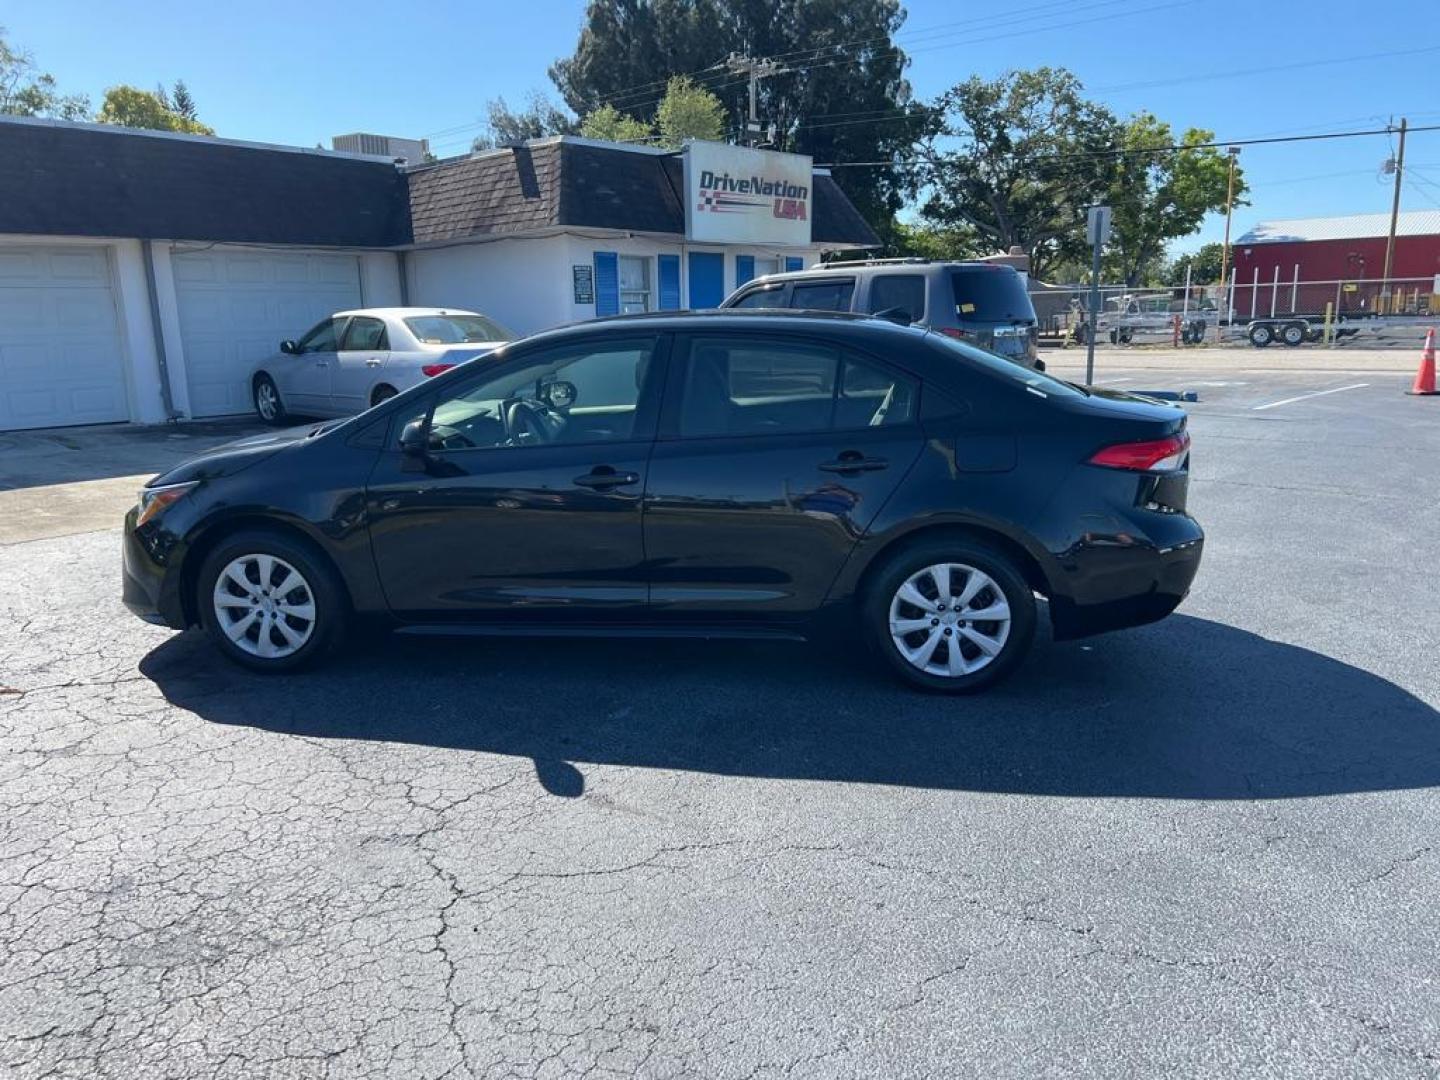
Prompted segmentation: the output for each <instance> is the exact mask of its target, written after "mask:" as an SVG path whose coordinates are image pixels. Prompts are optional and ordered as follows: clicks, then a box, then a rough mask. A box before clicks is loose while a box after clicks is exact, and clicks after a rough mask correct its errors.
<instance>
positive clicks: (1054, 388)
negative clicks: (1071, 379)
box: [925, 333, 1090, 397]
mask: <svg viewBox="0 0 1440 1080" xmlns="http://www.w3.org/2000/svg"><path fill="white" fill-rule="evenodd" d="M925 338H926V340H927V341H932V342H934V343H935V345H936V347H937V348H941V349H946V350H949V351H950V352H952V353H959V354H960V355H959V357H957V359H963V360H964V361H966V362H968V363H969V364H970V366H971V367H977V368H981V369H983V370H985V371H988V372H990V373H991V374H992V375H1000V376H1003V377H1004V378H1005V379H1007V380H1009V381H1010V382H1012V383H1017V384H1018V385H1020V386H1022V387H1024V388H1025V389H1026V390H1029V391H1030V392H1031V393H1032V394H1040V395H1041V396H1042V397H1089V396H1090V395H1089V394H1087V393H1085V391H1084V390H1081V389H1080V388H1079V387H1078V386H1075V385H1073V384H1071V383H1068V382H1065V381H1064V380H1063V379H1057V378H1055V376H1054V375H1046V374H1045V373H1044V372H1043V371H1036V370H1035V369H1034V368H1031V367H1023V366H1021V365H1020V364H1017V363H1015V361H1013V360H1006V359H1005V358H1004V357H1003V356H996V355H995V354H994V353H992V352H987V351H986V350H985V349H977V348H976V347H975V346H974V345H967V344H965V343H964V342H963V341H956V340H955V339H954V338H950V337H946V336H945V335H944V334H935V333H930V334H926V335H925Z"/></svg>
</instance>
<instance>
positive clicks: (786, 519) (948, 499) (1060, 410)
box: [124, 311, 1202, 691]
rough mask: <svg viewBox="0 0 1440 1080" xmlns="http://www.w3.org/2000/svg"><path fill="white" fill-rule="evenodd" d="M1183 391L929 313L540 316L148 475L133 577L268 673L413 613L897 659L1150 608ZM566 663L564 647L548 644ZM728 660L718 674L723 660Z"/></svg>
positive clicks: (1190, 573) (1189, 557)
mask: <svg viewBox="0 0 1440 1080" xmlns="http://www.w3.org/2000/svg"><path fill="white" fill-rule="evenodd" d="M1189 446H1190V436H1189V434H1188V433H1187V432H1186V416H1185V413H1184V412H1183V411H1182V410H1180V409H1178V408H1173V407H1171V406H1168V405H1162V404H1160V403H1157V402H1154V401H1150V400H1146V399H1143V398H1137V397H1128V396H1126V395H1124V394H1120V393H1104V392H1101V391H1096V390H1090V391H1087V390H1082V389H1079V388H1077V387H1075V386H1072V385H1070V384H1069V383H1065V382H1061V381H1059V380H1057V379H1054V378H1051V377H1050V376H1048V375H1044V374H1041V373H1039V372H1036V371H1030V370H1028V369H1026V368H1022V367H1020V366H1018V365H1016V364H1012V363H1010V362H1009V361H1006V360H1002V359H1000V358H998V357H996V356H995V355H994V354H993V353H989V352H986V351H984V350H981V349H976V348H973V347H971V346H969V345H966V344H964V343H961V342H958V341H955V340H953V339H951V338H949V337H945V336H943V335H941V334H937V333H934V332H931V331H929V330H925V329H922V328H918V327H902V326H897V325H895V324H894V323H892V322H888V321H885V320H882V319H872V318H862V317H857V316H848V315H831V316H824V315H813V314H800V313H789V312H769V313H739V312H723V311H716V312H710V313H706V314H682V315H676V314H662V315H658V316H626V317H621V318H616V319H607V320H599V321H596V322H591V323H584V324H581V325H578V326H573V327H569V328H566V329H563V330H556V331H551V332H548V333H544V334H539V335H536V336H535V337H531V338H527V339H525V340H522V341H517V342H514V343H512V344H510V345H506V346H502V347H501V348H500V349H498V350H496V351H495V352H494V353H491V354H490V355H489V356H487V357H484V358H482V359H479V360H474V361H471V362H469V363H466V364H462V365H461V366H459V367H457V368H455V369H453V370H452V371H449V372H446V373H445V374H443V375H440V376H438V377H436V378H434V379H432V380H430V381H428V382H426V383H425V384H424V385H422V386H417V387H415V388H413V389H411V390H407V391H406V392H405V393H403V394H401V395H400V396H399V397H396V398H392V399H391V400H389V401H387V402H385V403H383V404H381V405H378V406H376V407H375V408H372V409H371V410H370V411H368V412H365V413H362V414H361V415H359V416H357V417H354V418H353V419H350V420H345V421H331V422H330V423H328V424H321V425H311V426H308V427H302V428H295V429H293V430H289V431H283V432H275V433H270V434H266V435H262V436H256V437H254V438H250V439H244V440H241V441H240V442H237V443H234V444H232V445H230V446H228V447H222V448H220V449H218V450H215V451H211V452H210V453H207V454H205V455H203V456H201V457H198V458H195V459H194V460H192V461H189V462H187V463H185V464H183V465H181V466H179V467H177V468H175V469H172V470H171V471H170V472H168V473H166V474H165V475H163V476H159V477H156V478H155V479H154V480H152V481H151V482H150V483H149V484H148V485H147V486H146V487H145V489H144V491H143V492H142V493H141V496H140V503H139V505H138V506H137V507H136V508H135V509H134V510H132V511H131V512H130V515H129V517H128V518H127V519H126V523H125V543H124V550H125V558H124V563H125V573H124V599H125V603H126V605H127V606H128V607H129V608H130V609H131V610H132V611H134V612H135V613H136V614H138V615H140V616H141V617H142V618H145V619H148V620H150V621H152V622H159V623H163V624H165V625H168V626H172V627H175V628H177V629H180V628H183V627H187V626H192V625H195V624H197V623H198V624H200V625H203V626H204V627H205V628H206V630H208V631H209V634H210V636H211V637H212V638H213V639H214V641H215V643H216V645H217V646H218V647H219V649H220V651H221V652H223V653H225V654H226V655H227V656H230V657H231V658H233V659H234V660H236V661H238V662H240V663H242V664H245V665H248V666H250V667H253V668H257V669H260V670H268V671H282V670H287V669H290V668H296V667H300V666H303V665H304V664H306V663H308V662H311V661H314V660H316V659H318V658H320V657H321V656H323V655H324V654H325V653H326V652H328V651H329V650H330V649H331V648H332V647H334V646H335V645H336V644H337V643H338V642H339V641H340V639H341V637H342V636H343V635H344V634H345V632H346V630H347V629H348V628H349V627H350V625H351V623H352V622H353V620H354V619H355V618H356V617H370V618H374V619H380V620H384V621H386V622H388V623H389V624H390V625H391V626H393V627H394V628H396V629H397V630H399V631H401V632H408V633H437V632H444V633H458V634H496V635H507V636H516V635H524V636H561V635H587V634H623V635H627V636H638V635H646V634H648V635H664V636H678V637H695V638H706V637H736V636H743V637H769V638H776V637H779V638H786V637H789V638H794V637H804V636H806V635H808V634H810V633H811V632H812V631H814V630H816V629H817V628H820V627H825V626H833V625H835V624H836V623H837V621H843V620H844V619H846V618H849V617H853V618H854V619H856V620H858V623H859V625H860V626H861V628H862V629H863V631H864V633H865V635H866V636H867V638H868V640H869V641H870V643H871V644H872V646H873V648H874V650H875V653H876V655H878V656H879V657H880V658H881V659H882V660H883V662H884V663H885V664H887V665H889V667H890V668H891V669H892V670H893V671H894V672H896V673H897V674H899V675H900V676H902V677H903V678H905V679H907V680H909V681H910V682H912V683H915V684H917V685H919V686H922V687H925V688H928V689H934V690H949V691H966V690H974V689H978V688H979V687H982V686H985V685H987V684H989V683H991V682H994V681H995V680H996V679H999V678H1001V677H1002V676H1004V675H1005V674H1006V673H1007V672H1009V671H1011V670H1013V669H1014V667H1015V666H1016V664H1018V663H1019V662H1020V660H1021V659H1022V657H1023V656H1024V655H1025V653H1026V651H1027V649H1028V648H1029V646H1030V640H1031V636H1032V634H1033V632H1034V629H1035V621H1036V614H1037V605H1036V599H1035V598H1036V594H1037V593H1038V594H1040V595H1041V596H1044V597H1047V598H1048V599H1049V613H1050V617H1051V620H1052V621H1053V623H1054V627H1055V633H1056V636H1057V637H1062V638H1063V637H1076V636H1080V635H1083V634H1091V633H1096V632H1098V631H1102V630H1110V629H1114V628H1116V627H1122V626H1133V625H1135V624H1137V623H1143V622H1148V621H1150V620H1153V619H1158V618H1161V617H1162V616H1164V615H1167V614H1169V612H1170V611H1171V610H1172V609H1174V607H1175V605H1176V604H1178V603H1179V602H1180V600H1181V598H1182V597H1184V596H1185V594H1186V591H1187V590H1188V588H1189V586H1190V581H1191V578H1193V577H1194V575H1195V571H1196V568H1197V566H1198V565H1199V562H1200V550H1201V544H1202V536H1201V532H1200V527H1199V526H1198V525H1196V523H1195V522H1194V521H1193V520H1192V519H1191V518H1190V517H1188V516H1187V515H1186V513H1185V496H1186V487H1187V483H1188V471H1187V470H1188V467H1189V458H1190V453H1189ZM549 655H550V657H551V659H550V660H548V661H547V663H548V662H554V658H555V657H556V656H559V657H563V655H564V654H563V653H559V654H555V653H551V654H549ZM738 674H740V673H737V675H738Z"/></svg>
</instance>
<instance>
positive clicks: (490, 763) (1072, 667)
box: [0, 375, 1440, 1080]
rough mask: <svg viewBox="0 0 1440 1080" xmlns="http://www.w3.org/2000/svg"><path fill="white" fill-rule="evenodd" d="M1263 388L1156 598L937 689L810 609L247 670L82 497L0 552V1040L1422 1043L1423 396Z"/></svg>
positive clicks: (1215, 1058) (792, 1060)
mask: <svg viewBox="0 0 1440 1080" xmlns="http://www.w3.org/2000/svg"><path fill="white" fill-rule="evenodd" d="M1286 377H1288V378H1291V383H1285V384H1284V386H1285V387H1290V386H1291V385H1292V384H1294V385H1296V386H1300V385H1302V384H1303V385H1307V386H1308V385H1310V384H1309V383H1306V382H1304V380H1303V379H1302V378H1301V376H1299V375H1295V376H1293V377H1289V376H1272V377H1270V378H1271V379H1272V382H1271V383H1268V384H1266V385H1264V386H1262V385H1260V382H1252V383H1251V385H1250V386H1249V388H1248V389H1247V388H1245V387H1243V386H1242V387H1237V388H1231V389H1228V390H1222V391H1218V392H1215V393H1212V394H1208V395H1207V399H1206V400H1205V401H1203V402H1202V403H1201V404H1200V405H1198V406H1196V407H1194V408H1193V409H1192V415H1193V417H1194V419H1193V421H1192V423H1193V431H1194V434H1195V443H1196V451H1195V481H1194V484H1193V486H1192V508H1193V509H1194V511H1195V513H1196V514H1197V516H1199V517H1200V518H1201V520H1202V522H1203V523H1204V524H1205V525H1206V527H1207V530H1208V532H1209V533H1210V542H1209V546H1208V550H1207V555H1206V563H1205V565H1204V567H1203V568H1202V571H1201V576H1200V579H1199V581H1198V582H1197V586H1196V590H1195V594H1194V595H1193V596H1192V598H1191V599H1190V601H1189V602H1187V604H1186V605H1185V606H1184V607H1182V609H1181V613H1180V614H1179V615H1177V616H1176V617H1174V618H1172V619H1170V620H1168V621H1166V622H1164V623H1162V624H1159V625H1156V626H1152V627H1147V628H1143V629H1139V630H1134V631H1128V632H1125V633H1121V634H1115V635H1110V636H1108V637H1104V638H1097V639H1093V640H1091V641H1087V642H1079V643H1065V644H1056V643H1054V642H1051V641H1050V640H1048V638H1047V637H1045V636H1044V635H1043V634H1042V636H1041V639H1040V640H1039V641H1038V642H1037V649H1036V652H1035V655H1034V656H1033V657H1032V659H1031V660H1030V662H1029V663H1028V664H1027V665H1026V666H1025V668H1024V669H1023V670H1022V671H1021V673H1020V675H1019V676H1018V677H1017V678H1016V679H1015V680H1014V681H1013V682H1012V683H1010V684H1008V685H1006V686H1005V687H1003V688H1001V689H999V690H998V691H996V692H994V693H992V694H989V695H986V696H983V697H980V698H975V699H970V700H946V699H941V698H934V697H928V696H925V695H919V694H915V693H911V692H909V691H907V690H905V689H903V688H901V687H899V686H896V685H892V684H891V683H889V682H887V681H886V680H885V678H884V677H883V675H881V674H880V673H879V672H878V671H877V670H875V669H872V668H871V667H869V666H868V665H866V664H863V663H857V662H856V657H855V655H854V653H853V651H852V648H853V646H851V645H850V644H848V643H847V642H846V641H844V640H843V639H842V640H839V641H837V642H827V643H824V644H820V645H815V646H798V645H797V646H777V645H774V644H770V643H766V644H754V643H735V642H635V641H615V642H593V641H581V642H544V641H534V640H529V641H514V642H507V641H495V642H475V641H454V642H449V641H432V640H428V639H427V640H399V639H394V640H390V639H383V638H382V639H376V640H367V641H364V642H362V643H360V644H359V645H358V647H357V648H356V649H355V650H353V651H351V652H350V653H348V654H347V655H345V656H344V657H342V658H340V659H339V660H338V661H337V662H336V663H335V664H334V665H332V666H330V667H328V668H326V669H324V670H321V671H319V672H315V673H312V674H307V675H303V676H298V677H293V678H288V679H266V678H261V677H258V676H254V675H251V674H249V673H247V672H243V671H241V670H239V669H236V668H232V667H230V666H228V665H226V664H225V663H223V662H222V661H220V660H218V658H217V657H215V656H214V655H212V654H211V652H210V650H209V648H208V647H207V645H206V644H205V642H204V640H203V638H202V637H200V636H199V635H198V634H195V633H189V634H184V635H176V634H172V633H170V632H169V631H165V630H161V629H157V628H154V627H150V626H146V625H144V624H141V623H139V622H138V621H136V620H134V619H133V618H131V617H130V616H129V615H128V614H127V613H126V612H125V611H124V610H123V609H122V608H121V606H120V604H119V599H118V593H119V583H118V558H119V556H118V532H116V531H113V530H104V531H99V532H86V533H81V534H77V535H71V536H63V537H46V538H41V539H35V540H30V541H22V542H17V543H12V544H6V545H3V546H0V688H3V692H0V810H3V816H0V943H3V945H0V1073H4V1072H5V1071H6V1070H8V1071H9V1073H10V1074H13V1075H14V1076H17V1077H24V1078H30V1077H86V1078H91V1077H116V1078H119V1077H125V1078H132V1077H146V1078H168V1077H176V1078H180V1077H184V1078H191V1077H207V1078H216V1080H219V1078H228V1077H246V1078H254V1077H285V1078H291V1077H303V1078H309V1077H317V1078H319V1077H328V1078H350V1077H354V1078H360V1077H406V1078H421V1077H426V1078H432V1077H433V1078H440V1077H452V1078H462V1077H470V1076H476V1077H479V1076H484V1077H491V1076H494V1077H506V1076H514V1077H571V1076H591V1077H601V1076H616V1077H629V1076H646V1077H680V1076H706V1077H735V1078H742V1077H747V1078H748V1077H757V1078H758V1077H775V1078H779V1077H871V1076H879V1075H883V1076H914V1077H929V1076H956V1077H965V1076H974V1077H987V1078H988V1077H1003V1076H1017V1077H1018V1076H1025V1077H1030V1076H1035V1075H1040V1074H1046V1075H1066V1076H1073V1075H1097V1076H1099V1075H1104V1076H1115V1075H1126V1074H1158V1073H1162V1072H1163V1073H1173V1074H1179V1075H1201V1074H1208V1075H1215V1074H1236V1073H1244V1074H1249V1075H1267V1076H1299V1075H1306V1076H1314V1075H1334V1076H1342V1075H1343V1076H1355V1075H1371V1076H1435V1075H1437V1074H1440V981H1437V975H1436V972H1437V955H1440V952H1437V946H1440V905H1437V901H1436V897H1437V895H1440V888H1437V886H1440V859H1437V855H1436V851H1435V836H1436V835H1437V825H1440V798H1437V787H1436V785H1437V783H1440V713H1437V712H1436V707H1437V705H1440V675H1437V664H1436V660H1435V658H1436V656H1437V654H1440V625H1437V623H1440V620H1437V616H1436V611H1437V603H1436V601H1437V599H1440V597H1437V590H1436V586H1435V584H1434V579H1433V576H1432V573H1431V568H1432V567H1433V566H1434V565H1435V562H1436V559H1437V557H1440V541H1437V539H1436V537H1437V535H1440V520H1437V518H1440V513H1437V509H1436V505H1435V502H1434V500H1433V499H1432V498H1431V497H1430V495H1429V493H1428V492H1427V493H1424V494H1423V495H1420V496H1418V497H1417V495H1416V491H1415V485H1416V481H1415V479H1414V477H1413V476H1412V475H1411V472H1410V469H1409V468H1408V462H1409V461H1410V460H1418V461H1433V460H1435V456H1436V451H1437V450H1440V413H1436V412H1435V411H1434V409H1433V408H1431V409H1430V410H1429V411H1426V412H1424V413H1423V414H1422V413H1421V412H1419V411H1418V410H1417V409H1416V408H1414V407H1413V404H1412V402H1413V399H1410V400H1408V401H1405V404H1403V405H1402V404H1398V402H1399V401H1400V400H1402V399H1399V398H1397V397H1396V395H1397V394H1398V390H1392V388H1391V387H1389V386H1388V385H1386V386H1384V387H1381V386H1378V385H1377V387H1376V388H1375V389H1374V390H1373V391H1371V392H1366V393H1363V394H1362V393H1360V392H1356V393H1355V394H1353V395H1341V396H1340V397H1342V398H1347V400H1343V401H1342V400H1338V399H1337V398H1336V397H1330V398H1321V399H1317V400H1316V401H1314V402H1309V403H1306V404H1305V405H1304V406H1303V407H1302V406H1297V407H1295V408H1293V409H1284V410H1275V411H1273V412H1268V413H1264V414H1261V415H1262V416H1263V417H1264V419H1263V420H1257V419H1255V418H1254V416H1253V415H1247V414H1246V411H1247V409H1248V405H1249V403H1250V401H1251V399H1254V400H1264V399H1267V398H1279V397H1281V396H1284V395H1283V393H1281V392H1279V390H1280V389H1281V385H1280V383H1278V382H1274V381H1273V380H1274V379H1280V378H1286ZM1255 378H1257V379H1259V378H1261V377H1255ZM1316 378H1317V379H1318V378H1319V377H1318V376H1317V377H1316ZM1376 381H1377V383H1378V382H1380V381H1381V380H1376ZM1315 385H1317V386H1318V385H1320V382H1316V383H1315ZM1247 395H1248V396H1247ZM0 468H3V466H0Z"/></svg>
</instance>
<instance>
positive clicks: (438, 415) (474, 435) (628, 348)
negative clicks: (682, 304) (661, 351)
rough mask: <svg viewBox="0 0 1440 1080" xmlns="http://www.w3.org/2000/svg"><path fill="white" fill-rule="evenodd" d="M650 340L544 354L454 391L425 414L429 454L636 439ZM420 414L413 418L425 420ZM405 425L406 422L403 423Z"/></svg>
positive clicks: (558, 349)
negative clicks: (427, 424) (430, 451)
mask: <svg viewBox="0 0 1440 1080" xmlns="http://www.w3.org/2000/svg"><path fill="white" fill-rule="evenodd" d="M654 348H655V341H654V339H653V338H645V339H630V340H624V341H607V342H604V343H594V344H590V345H577V346H570V347H568V348H564V347H561V348H555V349H548V350H545V351H544V352H541V353H538V354H536V355H534V356H532V357H528V358H526V359H525V360H523V361H517V363H519V366H518V367H515V366H512V365H509V364H507V365H506V369H505V370H504V371H502V372H500V373H498V374H494V375H490V376H488V377H486V378H484V379H482V380H481V381H480V382H478V383H475V382H467V383H462V384H460V385H458V386H456V387H455V388H454V389H453V390H452V391H451V392H450V393H449V394H446V395H443V396H442V397H440V398H439V399H438V400H437V401H436V402H435V405H434V408H433V410H430V412H429V425H430V426H429V446H430V449H431V450H432V451H434V452H444V451H455V450H481V449H494V448H497V447H523V446H549V445H556V444H561V445H573V444H580V443H603V442H616V441H621V440H625V439H629V438H632V437H633V436H634V434H635V413H636V409H637V407H638V405H639V401H640V391H641V388H642V386H643V385H644V383H645V377H646V372H647V371H648V369H649V364H650V357H651V355H652V354H653V352H654ZM424 419H425V416H424V415H423V414H422V415H421V416H418V417H415V418H413V420H412V423H413V422H415V421H423V420H424ZM407 426H408V425H407Z"/></svg>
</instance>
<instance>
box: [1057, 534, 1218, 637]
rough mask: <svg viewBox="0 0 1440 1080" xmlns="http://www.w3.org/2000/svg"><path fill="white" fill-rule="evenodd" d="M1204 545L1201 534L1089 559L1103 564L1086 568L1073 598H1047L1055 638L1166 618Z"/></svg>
mask: <svg viewBox="0 0 1440 1080" xmlns="http://www.w3.org/2000/svg"><path fill="white" fill-rule="evenodd" d="M1196 532H1197V533H1198V532H1199V528H1198V526H1197V528H1196ZM1204 546H1205V540H1204V537H1203V536H1197V537H1195V538H1194V539H1192V540H1187V541H1185V542H1183V543H1181V544H1179V545H1177V546H1175V547H1171V548H1164V549H1157V548H1144V549H1134V550H1129V551H1125V552H1123V553H1120V552H1116V553H1114V554H1106V555H1102V556H1101V558H1100V559H1092V560H1090V561H1091V562H1092V563H1100V562H1103V563H1105V564H1106V565H1104V566H1103V567H1102V566H1099V565H1095V566H1092V567H1091V571H1090V573H1089V574H1088V575H1087V576H1088V580H1087V581H1086V583H1085V586H1086V587H1085V588H1084V589H1083V590H1080V592H1079V596H1078V599H1077V597H1076V596H1075V595H1070V596H1064V595H1058V594H1057V595H1055V596H1052V597H1051V599H1050V620H1051V622H1052V623H1053V624H1054V628H1055V638H1056V640H1059V641H1066V640H1069V639H1072V638H1081V637H1089V636H1090V635H1092V634H1103V633H1105V632H1107V631H1110V630H1122V629H1124V628H1125V627H1128V626H1143V625H1144V624H1145V623H1151V622H1155V621H1156V620H1158V619H1163V618H1165V616H1167V615H1169V614H1170V613H1171V612H1172V611H1174V610H1175V609H1176V608H1177V607H1179V606H1180V602H1181V601H1182V600H1184V599H1185V597H1186V596H1187V595H1188V594H1189V592H1190V583H1191V582H1192V581H1194V580H1195V574H1196V573H1197V572H1198V571H1199V569H1200V556H1201V554H1202V552H1203V550H1204Z"/></svg>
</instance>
